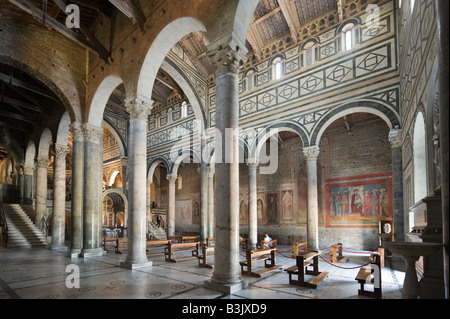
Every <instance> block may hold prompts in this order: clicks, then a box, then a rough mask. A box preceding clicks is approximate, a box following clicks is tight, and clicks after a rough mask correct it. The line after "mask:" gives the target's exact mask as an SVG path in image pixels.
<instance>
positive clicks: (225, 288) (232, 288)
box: [205, 279, 248, 294]
mask: <svg viewBox="0 0 450 319" xmlns="http://www.w3.org/2000/svg"><path fill="white" fill-rule="evenodd" d="M247 287H248V281H246V280H242V281H241V282H238V283H235V284H223V283H218V282H214V281H212V280H211V279H208V280H205V288H208V289H211V290H215V291H219V292H223V293H226V294H232V293H235V292H237V291H239V290H242V289H244V288H247Z"/></svg>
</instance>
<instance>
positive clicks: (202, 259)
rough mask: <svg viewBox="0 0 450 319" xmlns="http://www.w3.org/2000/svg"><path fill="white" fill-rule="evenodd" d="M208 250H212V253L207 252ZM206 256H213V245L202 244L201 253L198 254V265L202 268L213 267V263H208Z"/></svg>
mask: <svg viewBox="0 0 450 319" xmlns="http://www.w3.org/2000/svg"><path fill="white" fill-rule="evenodd" d="M209 252H213V254H209V255H208V253H209ZM208 257H214V246H212V247H208V246H207V245H203V246H202V254H201V255H198V256H197V258H198V265H199V267H202V268H213V267H214V264H208V263H207V259H208Z"/></svg>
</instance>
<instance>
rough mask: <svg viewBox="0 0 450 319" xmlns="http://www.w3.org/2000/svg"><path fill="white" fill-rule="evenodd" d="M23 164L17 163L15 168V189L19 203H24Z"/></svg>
mask: <svg viewBox="0 0 450 319" xmlns="http://www.w3.org/2000/svg"><path fill="white" fill-rule="evenodd" d="M23 166H24V164H19V165H17V166H16V170H17V190H18V194H17V195H18V201H19V204H23V203H24V189H23V188H24V169H23Z"/></svg>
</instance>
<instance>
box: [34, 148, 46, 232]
mask: <svg viewBox="0 0 450 319" xmlns="http://www.w3.org/2000/svg"><path fill="white" fill-rule="evenodd" d="M47 164H48V157H44V156H37V157H36V217H35V220H34V223H35V224H36V226H38V227H40V226H41V220H42V218H43V217H46V216H47Z"/></svg>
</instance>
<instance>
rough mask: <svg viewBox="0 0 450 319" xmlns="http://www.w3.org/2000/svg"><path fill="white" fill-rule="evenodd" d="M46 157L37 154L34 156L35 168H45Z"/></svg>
mask: <svg viewBox="0 0 450 319" xmlns="http://www.w3.org/2000/svg"><path fill="white" fill-rule="evenodd" d="M47 164H48V157H43V156H37V157H36V167H37V168H47Z"/></svg>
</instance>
